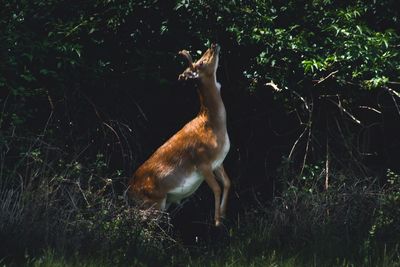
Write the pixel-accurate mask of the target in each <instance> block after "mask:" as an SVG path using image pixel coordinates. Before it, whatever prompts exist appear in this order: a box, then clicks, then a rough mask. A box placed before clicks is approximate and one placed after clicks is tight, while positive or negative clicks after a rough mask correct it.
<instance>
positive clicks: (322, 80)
mask: <svg viewBox="0 0 400 267" xmlns="http://www.w3.org/2000/svg"><path fill="white" fill-rule="evenodd" d="M338 72H339V70H335V71H332V72H331V73H329V74H328V76H326V77H323V78H321V79H319V80H318V82H317V83H316V84H314V86H317V85H318V84H320V83H322V82H324V81H326V80H327V79H329V78H330V77H331V76H333V75H335V74H336V73H338Z"/></svg>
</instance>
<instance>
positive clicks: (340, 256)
mask: <svg viewBox="0 0 400 267" xmlns="http://www.w3.org/2000/svg"><path fill="white" fill-rule="evenodd" d="M17 141H18V140H13V142H17ZM25 141H26V140H25ZM25 141H24V142H25ZM25 144H26V143H25ZM3 145H4V143H3ZM25 147H26V149H25V151H24V152H23V153H13V152H12V150H11V149H6V147H4V146H3V147H2V150H1V155H0V156H1V158H0V240H1V242H0V259H1V261H0V263H1V264H5V265H7V264H8V265H11V266H20V265H27V266H400V253H399V247H398V246H399V244H400V208H399V207H400V176H399V175H398V174H396V173H394V172H392V171H390V170H388V172H387V173H386V175H385V177H381V178H380V179H377V178H374V177H365V176H362V177H361V176H360V177H361V178H359V177H358V176H356V175H354V174H348V173H347V174H346V173H344V172H336V173H334V172H331V173H330V176H331V177H330V181H331V183H330V186H329V188H328V189H326V188H325V187H324V180H323V178H321V177H323V175H321V173H318V172H310V173H309V174H308V175H306V176H304V177H295V178H294V179H287V177H285V180H286V181H291V182H289V183H287V186H286V187H283V189H282V191H281V192H280V193H279V194H278V195H277V196H276V197H275V198H274V199H273V200H272V201H270V202H261V201H259V200H257V199H254V201H249V203H248V205H247V206H246V209H245V210H242V211H240V217H241V220H240V221H236V222H235V221H231V222H229V221H228V222H226V225H225V226H224V227H222V228H221V229H219V230H217V231H219V232H220V235H221V236H222V238H217V239H215V238H211V237H210V238H209V239H208V240H206V241H204V242H203V243H201V244H200V245H194V246H191V247H185V246H184V245H183V244H182V243H181V242H180V241H179V240H180V238H179V229H174V228H173V227H172V226H171V223H170V218H169V216H168V215H167V214H163V213H159V212H142V211H140V210H138V209H136V208H135V207H132V206H130V205H128V203H127V200H126V199H125V197H124V194H123V193H124V192H123V191H124V190H123V189H124V188H125V187H124V185H123V184H122V181H123V180H124V177H121V176H120V174H119V173H117V172H116V173H108V172H107V169H108V166H107V161H106V159H105V157H104V156H103V155H102V154H100V153H98V154H97V156H95V157H93V158H95V159H94V160H93V162H92V163H87V162H89V161H85V160H82V159H81V156H80V155H79V154H80V153H76V154H73V155H67V154H65V153H64V152H63V151H62V150H61V149H59V148H57V147H55V146H51V145H49V144H46V143H44V142H43V141H42V140H40V139H35V140H33V141H30V142H29V145H27V146H25ZM121 184H122V185H121ZM121 188H122V189H121Z"/></svg>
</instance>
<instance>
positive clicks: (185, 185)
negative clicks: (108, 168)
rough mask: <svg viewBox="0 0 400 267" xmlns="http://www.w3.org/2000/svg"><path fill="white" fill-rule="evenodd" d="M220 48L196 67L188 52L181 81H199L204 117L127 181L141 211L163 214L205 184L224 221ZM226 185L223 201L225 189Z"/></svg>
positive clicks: (224, 144)
mask: <svg viewBox="0 0 400 267" xmlns="http://www.w3.org/2000/svg"><path fill="white" fill-rule="evenodd" d="M219 51H220V47H219V46H218V45H216V44H213V45H211V47H210V48H209V49H208V50H207V51H206V52H205V53H204V54H203V56H202V57H201V58H200V59H199V60H198V61H197V62H195V63H193V61H192V57H191V56H190V54H189V52H188V51H186V50H182V51H180V52H179V54H181V55H183V56H184V57H186V59H187V60H188V62H189V67H188V68H187V69H186V70H185V71H184V72H183V73H182V74H181V75H179V78H178V79H179V80H188V79H196V80H198V93H199V97H200V112H199V113H198V115H197V116H196V117H195V118H194V119H193V120H192V121H190V122H189V123H187V124H186V125H185V126H184V127H183V128H182V129H181V130H180V131H178V132H177V133H176V134H175V135H174V136H172V137H171V138H170V139H169V140H168V141H167V142H166V143H165V144H164V145H162V146H161V147H160V148H158V149H157V150H156V151H155V152H154V154H153V155H152V156H151V157H150V158H149V159H148V160H147V161H146V162H144V163H143V165H141V166H140V167H139V168H138V169H137V171H136V172H135V173H134V174H133V177H132V178H131V180H130V182H129V195H130V197H131V198H133V199H135V200H140V201H141V202H142V204H143V207H146V208H148V207H155V208H157V209H160V210H165V209H166V207H168V205H169V204H170V203H173V202H175V203H179V202H180V201H181V200H182V199H184V198H186V197H188V196H190V195H192V194H193V193H194V192H195V191H196V189H197V188H198V187H199V186H200V185H201V183H202V182H203V181H206V183H207V184H208V186H210V188H211V190H212V191H213V193H214V198H215V225H216V226H219V225H220V223H221V216H222V217H223V216H225V212H226V205H227V200H228V193H229V188H230V185H231V182H230V180H229V178H228V176H227V174H226V173H225V170H224V167H223V165H222V162H223V161H224V159H225V156H226V154H227V153H228V151H229V147H230V143H229V137H228V133H227V129H226V111H225V106H224V103H223V102H222V99H221V94H220V88H221V85H220V84H219V83H218V82H217V76H216V73H217V68H218V59H219ZM217 180H218V181H219V182H221V183H222V185H223V194H222V201H221V188H220V186H219V184H218V182H217Z"/></svg>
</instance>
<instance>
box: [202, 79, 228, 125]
mask: <svg viewBox="0 0 400 267" xmlns="http://www.w3.org/2000/svg"><path fill="white" fill-rule="evenodd" d="M220 88H221V85H220V84H219V83H218V82H217V80H216V78H215V77H213V79H209V80H206V81H203V82H202V83H201V84H200V86H199V88H198V94H199V97H200V112H199V116H206V117H207V120H208V122H209V123H210V126H211V127H212V128H214V129H216V130H217V129H218V130H225V131H226V111H225V106H224V103H223V102H222V98H221V93H220Z"/></svg>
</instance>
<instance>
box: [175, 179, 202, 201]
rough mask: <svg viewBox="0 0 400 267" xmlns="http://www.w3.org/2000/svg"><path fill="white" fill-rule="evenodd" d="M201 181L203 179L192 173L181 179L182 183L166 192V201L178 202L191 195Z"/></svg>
mask: <svg viewBox="0 0 400 267" xmlns="http://www.w3.org/2000/svg"><path fill="white" fill-rule="evenodd" d="M203 181H204V178H203V177H202V176H201V175H200V174H199V173H197V172H193V173H192V174H191V175H189V176H188V177H186V178H185V179H182V183H181V184H180V185H179V186H177V187H176V188H174V189H172V190H171V191H169V192H168V194H167V201H168V202H180V201H181V200H182V199H184V198H186V197H188V196H190V195H192V194H193V193H194V192H195V191H196V190H197V188H199V186H200V185H201V183H202V182H203Z"/></svg>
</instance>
